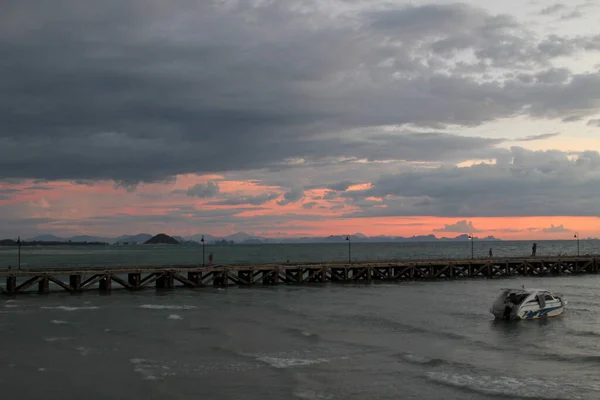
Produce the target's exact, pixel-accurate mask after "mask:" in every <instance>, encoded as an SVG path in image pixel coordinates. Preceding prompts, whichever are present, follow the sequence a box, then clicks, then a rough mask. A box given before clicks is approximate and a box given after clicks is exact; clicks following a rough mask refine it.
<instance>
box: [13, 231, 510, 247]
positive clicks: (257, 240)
mask: <svg viewBox="0 0 600 400" xmlns="http://www.w3.org/2000/svg"><path fill="white" fill-rule="evenodd" d="M162 235H164V234H162ZM156 236H159V235H156ZM156 236H153V235H151V234H149V233H138V234H135V235H122V236H118V237H115V238H110V237H99V236H88V235H80V236H73V237H69V238H63V237H59V236H55V235H51V234H45V235H38V236H34V237H32V238H28V239H25V241H27V242H33V241H35V242H48V243H49V242H52V243H65V244H68V242H69V241H71V242H73V243H75V242H78V243H82V242H88V243H90V242H103V243H109V244H119V245H131V244H141V243H146V242H148V241H149V240H151V239H154V238H156ZM164 236H167V237H169V238H171V239H172V240H174V241H175V242H177V243H179V244H188V245H196V244H197V245H199V244H201V240H202V234H197V235H192V236H178V235H173V236H168V235H164ZM162 239H165V238H164V237H162ZM154 240H157V239H154ZM469 240H470V239H469V235H468V234H461V235H458V236H456V237H445V236H444V237H440V238H438V237H436V236H435V235H417V236H409V237H403V236H389V235H378V236H367V235H365V234H363V233H360V232H356V233H353V234H351V235H350V241H352V242H358V243H375V242H431V241H452V242H456V241H469ZM475 240H476V241H484V240H500V239H497V238H495V237H493V236H487V237H482V238H479V237H475ZM168 242H171V241H170V240H169V241H168ZM343 242H346V234H343V235H329V236H322V237H321V236H305V237H288V238H281V237H278V238H268V237H264V236H259V235H253V234H249V233H246V232H237V233H234V234H232V235H228V236H224V237H223V236H214V235H210V234H207V233H205V234H204V244H205V245H209V244H210V245H213V244H219V245H224V244H227V245H231V244H265V243H343Z"/></svg>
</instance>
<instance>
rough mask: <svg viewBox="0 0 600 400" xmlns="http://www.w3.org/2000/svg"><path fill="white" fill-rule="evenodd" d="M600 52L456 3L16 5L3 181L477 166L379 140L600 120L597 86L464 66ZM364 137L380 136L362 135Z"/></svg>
mask: <svg viewBox="0 0 600 400" xmlns="http://www.w3.org/2000/svg"><path fill="white" fill-rule="evenodd" d="M307 21H310V23H307ZM398 43H404V45H403V46H398ZM598 48H599V47H598V42H597V40H596V41H595V40H594V39H590V38H577V39H571V38H561V37H556V36H555V37H552V38H542V39H537V38H535V37H534V36H533V35H532V34H531V33H530V32H528V30H527V29H526V28H525V27H524V26H523V25H521V24H520V23H519V22H518V21H517V20H516V19H515V18H512V17H510V16H505V15H490V14H488V13H486V12H485V11H483V10H480V9H478V8H474V7H470V6H466V5H459V4H454V5H424V6H419V7H413V6H407V7H400V6H395V7H394V8H386V9H383V10H378V11H372V10H363V9H359V10H358V11H352V12H346V13H343V14H342V16H339V15H338V16H334V14H333V13H330V12H329V11H328V9H327V7H326V6H325V5H324V4H320V3H319V4H318V5H317V4H316V3H307V2H304V1H298V0H290V1H286V2H277V3H273V2H268V3H266V4H264V3H259V2H251V1H248V2H239V3H237V2H217V1H210V0H207V1H201V2H196V3H190V2H187V1H184V0H176V1H172V2H168V3H160V2H146V1H141V0H125V1H121V2H117V1H115V0H108V1H104V2H97V3H89V4H88V3H86V4H85V5H83V4H82V3H79V2H76V1H72V0H58V1H56V2H52V4H50V3H45V2H41V1H34V0H29V1H28V0H23V1H4V2H2V5H0V54H2V59H3V60H5V61H4V62H0V74H1V76H2V77H3V78H2V80H1V81H0V90H1V91H2V94H3V95H2V97H1V98H0V132H1V133H0V179H3V178H42V179H47V180H56V179H69V180H81V181H89V180H96V179H107V178H108V179H113V180H115V181H116V182H117V184H118V185H119V187H125V188H128V189H132V188H134V187H135V185H136V184H137V183H138V182H141V181H161V180H164V179H167V178H168V177H170V176H173V175H176V174H181V173H210V172H226V171H239V170H249V169H260V168H277V167H278V166H280V165H281V164H285V162H286V160H288V159H290V158H304V159H306V160H307V162H311V163H316V162H321V161H322V160H323V159H328V158H329V157H336V156H338V157H341V158H344V157H350V158H352V157H358V158H361V159H367V160H380V159H406V160H409V159H410V160H417V159H420V158H426V159H428V160H430V159H431V158H432V157H431V156H429V154H430V153H429V152H428V147H429V146H431V145H432V144H435V143H442V142H443V143H444V144H445V146H447V147H448V148H449V154H451V155H453V157H467V158H472V157H473V154H469V153H474V152H476V150H477V149H480V148H481V146H482V145H481V144H479V145H477V146H475V147H471V148H467V149H464V145H465V144H466V142H465V141H464V140H463V139H459V138H456V137H444V136H441V134H433V136H432V134H423V137H424V139H423V140H424V142H419V143H418V144H416V145H414V146H413V145H411V143H410V140H415V141H416V140H417V139H415V138H411V137H408V138H407V137H403V136H401V135H400V136H398V135H393V134H389V135H380V136H377V135H376V134H374V133H373V129H374V127H378V126H384V125H402V124H415V125H418V126H429V127H439V128H443V127H444V126H445V125H446V124H459V125H460V124H462V125H468V126H473V125H477V124H480V123H483V122H486V121H490V120H494V119H497V118H502V117H509V116H513V115H517V114H530V115H534V116H536V117H551V118H556V117H559V118H562V117H565V116H568V115H574V114H576V115H581V116H588V115H591V114H592V113H593V112H595V111H596V110H597V108H598V107H599V106H600V74H597V73H595V74H586V75H573V76H570V75H569V76H568V78H569V79H564V78H565V75H564V73H563V74H562V75H561V74H560V73H559V74H556V73H555V74H554V75H551V76H546V77H544V76H542V75H539V76H536V75H535V73H532V74H531V76H530V77H529V81H524V80H522V79H518V78H513V79H502V80H498V81H488V82H482V81H481V80H478V79H477V78H476V77H475V76H470V75H469V74H468V73H466V71H469V70H470V69H477V70H478V71H480V72H486V71H488V69H489V68H505V69H511V70H512V69H513V68H527V69H528V70H529V69H530V68H532V67H544V66H547V65H548V63H549V61H550V59H551V58H552V57H558V56H564V55H569V54H572V53H574V52H576V51H580V50H588V51H590V50H595V49H598ZM462 50H472V51H473V52H474V55H475V60H474V61H472V62H470V64H469V65H465V64H464V62H463V63H462V64H461V63H458V64H456V63H455V62H454V61H451V59H452V55H453V54H455V53H456V52H457V51H462ZM6 60H10V61H9V62H8V61H6ZM448 72H449V73H448ZM363 129H364V130H369V131H370V132H371V133H370V134H369V136H370V138H369V137H367V138H364V139H365V140H358V139H357V137H356V136H352V135H353V133H347V132H348V131H349V130H352V131H353V132H356V131H358V132H360V131H361V130H363ZM428 135H429V136H428ZM436 135H437V136H436ZM340 138H341V139H342V140H340ZM482 140H483V139H482ZM444 141H445V142H444ZM486 143H487V144H486V146H488V145H493V144H490V142H486ZM404 146H406V148H407V149H408V150H404V151H403V150H402V147H404ZM423 146H424V147H423ZM484 147H485V146H484ZM398 157H399V158H398Z"/></svg>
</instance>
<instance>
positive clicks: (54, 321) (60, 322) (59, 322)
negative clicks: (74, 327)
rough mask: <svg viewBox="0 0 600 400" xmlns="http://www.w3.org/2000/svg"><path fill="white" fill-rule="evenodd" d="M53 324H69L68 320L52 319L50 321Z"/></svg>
mask: <svg viewBox="0 0 600 400" xmlns="http://www.w3.org/2000/svg"><path fill="white" fill-rule="evenodd" d="M50 323H51V324H55V325H64V324H68V322H67V321H61V320H59V319H53V320H52V321H50Z"/></svg>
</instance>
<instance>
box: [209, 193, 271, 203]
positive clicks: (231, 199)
mask: <svg viewBox="0 0 600 400" xmlns="http://www.w3.org/2000/svg"><path fill="white" fill-rule="evenodd" d="M278 197H279V194H278V193H262V194H259V195H256V196H232V195H229V196H228V197H227V198H226V199H223V200H219V201H211V202H208V203H206V205H209V206H238V205H244V204H247V205H255V206H259V205H262V204H265V203H268V202H269V201H271V200H275V199H276V198H278Z"/></svg>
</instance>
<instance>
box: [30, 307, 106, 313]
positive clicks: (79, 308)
mask: <svg viewBox="0 0 600 400" xmlns="http://www.w3.org/2000/svg"><path fill="white" fill-rule="evenodd" d="M40 308H41V309H42V310H62V311H69V312H70V311H79V310H98V309H99V308H100V307H95V306H83V307H68V306H56V307H40Z"/></svg>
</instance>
